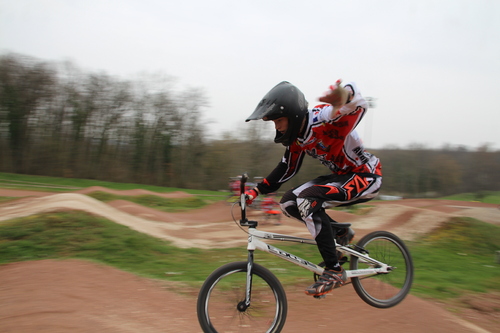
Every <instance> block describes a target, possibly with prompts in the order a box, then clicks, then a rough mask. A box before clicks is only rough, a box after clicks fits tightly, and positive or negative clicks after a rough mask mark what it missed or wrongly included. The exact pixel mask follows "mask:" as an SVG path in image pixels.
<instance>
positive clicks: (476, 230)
mask: <svg viewBox="0 0 500 333" xmlns="http://www.w3.org/2000/svg"><path fill="white" fill-rule="evenodd" d="M499 239H500V227H498V226H496V225H492V224H488V223H484V222H480V221H477V220H474V219H472V218H453V219H451V220H450V221H449V222H448V223H446V224H445V225H443V226H442V227H441V228H440V229H438V230H436V231H435V232H433V233H432V234H430V235H427V236H425V237H424V238H422V239H420V240H419V241H417V242H413V243H410V244H409V246H410V251H411V253H412V256H413V261H414V264H415V282H414V285H413V293H414V294H417V295H421V296H427V297H433V298H439V299H447V298H456V297H459V296H460V295H461V294H462V292H463V291H470V292H481V293H485V292H488V291H489V290H496V291H499V290H500V265H499V264H498V263H496V262H495V252H496V251H498V250H500V244H499V243H498V240H499Z"/></svg>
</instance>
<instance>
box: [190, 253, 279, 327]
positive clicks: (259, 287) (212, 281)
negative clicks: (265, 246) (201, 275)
mask: <svg viewBox="0 0 500 333" xmlns="http://www.w3.org/2000/svg"><path fill="white" fill-rule="evenodd" d="M246 275H247V262H246V261H240V262H233V263H229V264H226V265H224V266H221V267H219V268H218V269H216V270H215V271H214V272H213V273H212V274H210V276H209V277H208V278H207V279H206V281H205V283H204V284H203V286H202V287H201V289H200V293H199V294H198V302H197V307H196V308H197V312H198V321H199V323H200V326H201V328H202V329H203V332H205V333H216V332H269V333H278V332H281V330H282V328H283V325H285V320H286V315H287V300H286V295H285V291H284V289H283V287H282V285H281V283H280V282H279V280H278V279H277V278H276V276H274V274H273V273H271V272H270V271H269V270H268V269H267V268H264V267H263V266H261V265H258V264H254V265H253V269H252V291H251V303H250V306H249V307H248V308H245V307H244V306H242V305H243V304H244V301H245V293H246V278H247V276H246Z"/></svg>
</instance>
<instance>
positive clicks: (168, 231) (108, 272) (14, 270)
mask: <svg viewBox="0 0 500 333" xmlns="http://www.w3.org/2000/svg"><path fill="white" fill-rule="evenodd" d="M96 190H97V191H109V190H107V189H105V188H95V187H93V188H89V189H84V190H80V191H78V192H74V193H63V194H54V193H50V192H35V191H32V192H26V191H18V190H6V189H0V196H10V197H19V199H17V200H12V201H9V202H6V203H4V204H1V205H0V223H2V221H6V220H10V219H12V218H16V217H22V216H29V215H32V214H37V213H43V212H48V211H60V210H69V209H79V210H83V211H87V212H90V213H92V214H95V215H98V216H103V217H105V218H107V219H110V220H112V221H115V222H116V223H120V224H123V225H126V226H128V227H130V228H131V229H133V230H136V231H139V232H143V233H146V234H149V235H151V236H155V237H159V238H162V239H166V240H168V241H171V242H172V243H173V244H175V245H176V246H179V247H184V248H186V247H199V248H212V247H234V246H244V244H245V243H246V236H245V235H244V234H243V232H242V231H241V230H240V229H239V228H238V227H237V226H236V225H235V224H234V223H233V222H232V217H231V214H230V210H229V208H230V207H229V205H227V204H226V203H218V204H214V205H211V206H209V207H205V208H203V209H200V210H196V211H191V212H187V213H165V212H160V211H157V210H154V209H149V208H146V207H142V206H140V205H137V204H134V203H132V202H129V201H126V200H117V201H113V202H110V203H107V204H105V203H102V202H100V201H97V200H95V199H92V198H90V197H88V196H86V195H84V194H86V193H90V192H93V191H96ZM109 192H111V191H109ZM115 194H120V195H140V194H146V193H145V192H144V191H135V190H133V191H128V192H123V191H119V192H118V193H116V192H115ZM147 194H154V193H152V192H150V193H147ZM165 196H167V197H187V196H189V194H187V193H183V192H177V193H167V194H165ZM370 205H372V206H373V208H371V209H370V211H369V213H367V214H366V215H362V216H355V215H352V214H349V213H346V212H330V213H331V215H332V217H334V218H335V219H337V220H338V221H340V222H351V223H353V227H354V229H355V230H356V237H361V236H362V235H364V234H366V233H368V232H370V231H372V230H388V231H391V232H394V233H396V234H397V235H398V236H400V237H401V238H403V239H413V238H414V237H416V236H418V235H420V234H422V233H427V232H431V231H432V230H433V229H434V228H437V227H439V225H440V224H441V223H443V222H445V221H447V220H448V219H449V218H450V217H452V216H471V217H474V218H477V219H480V220H483V221H485V222H489V223H495V224H500V210H499V209H498V207H497V206H496V205H488V204H481V203H463V202H456V201H444V200H400V201H395V202H377V203H373V204H370ZM253 215H254V217H255V218H256V219H259V217H261V216H259V213H257V212H254V214H253ZM282 222H283V223H282V225H273V224H271V223H269V224H264V225H262V226H261V228H262V229H265V230H270V231H276V232H282V233H287V234H293V235H298V236H306V237H307V236H308V233H307V230H306V229H305V227H304V226H303V225H302V224H301V223H299V222H298V221H293V220H289V219H286V218H283V219H282ZM242 251H245V249H244V247H242ZM417 274H418V272H417ZM304 287H305V286H292V287H289V288H288V290H287V297H288V298H289V300H288V302H289V313H288V320H287V324H286V325H285V329H284V330H283V332H308V333H313V332H325V331H330V330H332V327H334V328H335V331H337V330H342V331H350V332H375V333H378V332H384V333H385V332H410V333H411V332H500V328H499V327H500V318H498V316H497V315H496V314H498V312H494V311H490V312H488V311H477V310H474V309H468V310H463V311H461V312H460V313H458V314H459V315H456V314H454V313H452V312H450V311H447V310H446V307H445V306H444V305H443V304H438V303H436V302H432V301H427V300H422V299H419V298H417V297H414V296H411V295H410V296H408V297H407V299H405V300H404V301H403V302H402V303H401V304H400V305H398V306H396V307H394V308H391V309H384V310H381V309H375V308H372V307H370V306H368V305H366V304H365V303H364V302H363V301H361V300H360V299H359V298H358V297H357V295H356V294H355V292H354V290H353V289H352V287H351V286H346V287H343V288H340V289H337V290H335V291H334V292H333V293H332V294H330V295H329V296H327V297H326V299H322V300H316V299H314V298H311V297H308V296H306V295H305V294H304V293H303V288H304ZM177 291H178V285H176V284H174V283H171V282H165V281H156V280H151V279H145V278H141V277H137V276H135V275H133V274H130V273H126V272H122V271H119V270H117V269H114V268H111V267H107V266H104V265H101V264H97V263H91V262H87V261H82V260H42V261H34V262H21V263H12V264H7V265H2V266H0V304H1V305H2V306H0V332H2V333H3V332H26V333H31V332H54V333H59V332H152V333H154V332H201V330H200V328H199V326H198V323H197V319H196V310H195V305H196V290H191V291H188V290H184V291H185V292H184V293H181V294H180V293H178V292H177ZM499 298H500V297H499ZM493 300H496V298H493ZM490 301H491V300H490ZM498 301H499V302H500V299H499V300H498ZM471 302H472V303H473V302H477V300H471ZM480 304H485V303H484V302H483V303H480ZM496 304H497V303H493V305H492V306H493V307H495V306H497V305H496ZM476 305H477V304H476ZM476 307H479V305H477V306H476ZM333 323H334V324H333ZM333 325H334V326H333Z"/></svg>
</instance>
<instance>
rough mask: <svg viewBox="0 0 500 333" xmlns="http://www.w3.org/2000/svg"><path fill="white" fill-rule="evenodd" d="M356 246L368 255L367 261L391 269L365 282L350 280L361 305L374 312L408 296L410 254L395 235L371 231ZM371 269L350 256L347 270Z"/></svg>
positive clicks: (361, 279) (358, 259) (410, 273)
mask: <svg viewBox="0 0 500 333" xmlns="http://www.w3.org/2000/svg"><path fill="white" fill-rule="evenodd" d="M357 246H358V247H360V248H363V249H365V250H366V251H368V254H367V255H369V256H370V257H371V258H373V259H376V260H378V261H380V262H383V263H385V264H387V265H390V266H391V267H393V270H392V271H391V272H389V273H386V274H377V275H373V276H371V277H368V278H363V277H361V278H356V277H354V278H352V284H353V287H354V290H356V293H357V294H358V295H359V297H361V299H362V300H363V301H365V302H366V303H368V304H370V305H371V306H374V307H377V308H390V307H392V306H395V305H397V304H399V303H400V302H401V301H402V300H403V299H404V298H405V297H406V295H408V293H409V292H410V289H411V285H412V283H413V261H412V258H411V254H410V251H408V248H407V247H406V245H405V244H404V242H403V241H402V240H401V239H400V238H399V237H397V236H396V235H394V234H392V233H390V232H387V231H375V232H372V233H370V234H368V235H366V236H364V237H363V238H361V239H360V240H359V242H358V243H357ZM369 267H373V266H372V265H370V264H368V263H365V262H363V261H362V259H360V258H358V257H355V256H351V264H350V268H351V270H357V269H363V268H369Z"/></svg>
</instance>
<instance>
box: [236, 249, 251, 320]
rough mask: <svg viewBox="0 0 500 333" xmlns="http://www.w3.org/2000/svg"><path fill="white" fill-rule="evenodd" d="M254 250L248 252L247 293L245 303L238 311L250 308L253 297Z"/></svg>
mask: <svg viewBox="0 0 500 333" xmlns="http://www.w3.org/2000/svg"><path fill="white" fill-rule="evenodd" d="M253 252H254V251H253V250H248V260H247V285H246V293H245V301H244V302H240V304H239V306H238V310H240V311H242V312H243V311H245V310H246V309H247V308H248V307H249V306H250V298H251V295H252V269H253Z"/></svg>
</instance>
